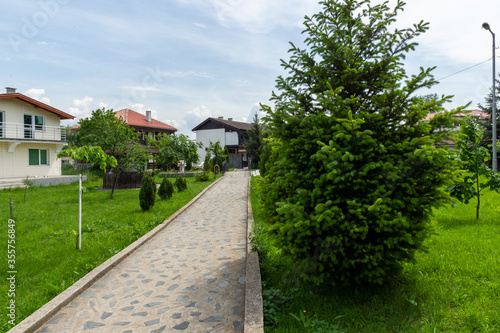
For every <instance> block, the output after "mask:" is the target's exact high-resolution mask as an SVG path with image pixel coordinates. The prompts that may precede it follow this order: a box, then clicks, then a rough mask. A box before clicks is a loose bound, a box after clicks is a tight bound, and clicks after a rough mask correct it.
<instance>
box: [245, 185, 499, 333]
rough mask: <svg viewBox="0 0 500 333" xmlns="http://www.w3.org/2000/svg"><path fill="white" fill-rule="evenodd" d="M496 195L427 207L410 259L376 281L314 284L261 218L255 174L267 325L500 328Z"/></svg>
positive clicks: (337, 331) (287, 328)
mask: <svg viewBox="0 0 500 333" xmlns="http://www.w3.org/2000/svg"><path fill="white" fill-rule="evenodd" d="M498 199H500V197H499V195H498V194H497V193H495V192H485V195H484V196H482V198H481V200H482V205H481V219H480V220H476V219H475V204H474V202H471V203H470V204H469V205H463V204H458V205H457V206H456V207H444V208H441V209H440V210H437V211H436V212H435V214H434V221H433V224H434V229H435V234H434V235H432V236H431V237H430V238H429V239H428V240H427V241H426V246H427V252H426V253H423V252H420V253H418V254H417V257H416V264H407V265H406V266H405V267H404V270H403V272H402V274H401V275H400V276H399V277H398V278H395V279H394V280H392V281H389V282H388V283H387V284H386V285H384V286H380V287H371V288H370V287H359V288H353V289H346V288H327V287H323V288H319V287H315V286H311V285H307V284H304V283H303V282H302V281H300V279H298V278H296V274H295V273H294V271H296V267H295V265H294V263H293V262H290V261H289V260H288V259H287V258H285V257H283V256H281V252H280V249H279V248H277V247H276V246H274V245H273V242H272V236H270V235H269V233H268V231H269V227H270V225H269V224H268V223H267V221H265V220H264V219H263V215H262V209H261V206H260V203H259V200H258V186H256V178H255V177H253V178H252V185H251V202H252V208H253V212H254V218H255V223H256V227H255V230H254V232H255V234H256V236H255V237H254V247H255V248H256V249H257V250H258V251H259V257H260V259H261V269H262V278H263V298H264V312H265V323H266V330H265V331H266V332H275V333H278V332H279V333H282V332H283V333H284V332H301V333H307V332H314V333H321V332H334V333H341V332H370V333H371V332H384V333H385V332H499V331H500V206H499V205H498V204H497V202H498Z"/></svg>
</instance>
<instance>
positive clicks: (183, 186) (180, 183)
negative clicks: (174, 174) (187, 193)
mask: <svg viewBox="0 0 500 333" xmlns="http://www.w3.org/2000/svg"><path fill="white" fill-rule="evenodd" d="M175 187H177V190H178V191H179V192H182V191H184V190H187V183H186V179H184V178H183V177H179V178H177V179H176V180H175Z"/></svg>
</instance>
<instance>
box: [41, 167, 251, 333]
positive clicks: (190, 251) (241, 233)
mask: <svg viewBox="0 0 500 333" xmlns="http://www.w3.org/2000/svg"><path fill="white" fill-rule="evenodd" d="M248 177H249V172H242V171H240V172H230V173H228V174H226V176H224V178H223V179H222V180H221V181H220V182H219V183H218V184H216V185H215V186H214V187H213V188H212V189H210V190H209V191H208V192H207V193H205V195H203V196H202V197H201V198H200V199H199V200H198V201H197V202H196V203H194V204H193V205H192V206H191V207H190V208H188V209H187V210H186V211H185V212H184V213H182V214H181V215H180V216H179V217H177V218H176V219H175V220H174V221H172V223H171V224H170V225H169V226H168V227H167V228H165V229H164V230H163V231H161V232H160V233H159V234H158V235H157V236H155V237H154V238H152V239H151V240H150V241H149V242H147V243H146V244H145V245H144V246H142V247H141V248H139V249H138V250H137V251H136V252H134V253H132V254H131V255H130V256H129V257H128V258H126V259H125V260H123V261H122V262H121V263H120V264H118V265H117V266H116V267H115V268H113V269H112V270H111V271H110V272H109V273H108V274H107V275H105V276H104V277H103V278H102V279H100V280H98V281H96V282H95V283H94V284H93V285H92V286H91V287H90V288H89V289H88V290H87V291H85V292H84V293H82V294H81V295H80V296H79V297H77V298H76V299H74V300H73V301H72V302H71V303H70V304H69V305H68V306H66V307H65V308H63V309H62V310H61V311H60V312H59V313H57V314H56V315H54V316H53V317H52V318H51V319H50V320H49V321H47V322H46V323H45V324H44V325H43V326H42V328H41V329H40V330H38V332H40V333H41V332H92V333H93V332H127V333H132V332H134V333H136V332H148V333H160V332H179V331H180V332H196V333H198V332H242V331H243V320H244V318H243V314H244V298H245V256H246V250H245V249H246V222H247V188H248Z"/></svg>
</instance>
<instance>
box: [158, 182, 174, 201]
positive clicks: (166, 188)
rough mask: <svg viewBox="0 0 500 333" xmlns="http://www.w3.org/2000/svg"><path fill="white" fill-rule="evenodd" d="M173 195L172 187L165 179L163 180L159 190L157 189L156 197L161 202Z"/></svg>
mask: <svg viewBox="0 0 500 333" xmlns="http://www.w3.org/2000/svg"><path fill="white" fill-rule="evenodd" d="M173 194H174V185H173V184H172V182H171V181H170V180H168V179H167V178H163V180H162V182H161V185H160V188H159V189H158V195H159V196H160V198H162V199H163V200H166V199H170V198H171V197H172V195H173Z"/></svg>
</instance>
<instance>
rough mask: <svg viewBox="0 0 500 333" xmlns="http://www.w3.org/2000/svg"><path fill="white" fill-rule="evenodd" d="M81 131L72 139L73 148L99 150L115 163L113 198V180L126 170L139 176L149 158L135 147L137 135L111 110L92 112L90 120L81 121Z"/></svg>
mask: <svg viewBox="0 0 500 333" xmlns="http://www.w3.org/2000/svg"><path fill="white" fill-rule="evenodd" d="M79 124H80V129H79V131H78V134H77V135H76V137H75V146H77V147H84V146H98V147H101V148H102V150H103V151H104V152H105V153H106V154H107V155H109V156H112V157H114V158H115V159H116V165H115V166H114V174H115V181H114V183H113V187H112V190H111V197H113V195H114V190H115V184H116V180H117V178H118V177H119V175H120V173H121V172H122V171H124V170H126V169H136V170H138V171H139V172H142V170H143V169H144V167H145V166H146V165H147V162H148V159H149V158H150V157H151V155H150V154H149V153H148V152H147V150H146V149H144V148H142V147H141V146H139V145H137V142H138V141H139V138H138V136H137V133H136V132H135V131H134V130H133V129H132V128H131V127H130V126H128V125H127V124H126V123H125V121H124V120H123V119H122V118H117V117H116V116H115V113H114V112H113V110H105V109H102V110H101V109H98V110H95V111H92V116H91V117H90V118H84V119H80V121H79Z"/></svg>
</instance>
